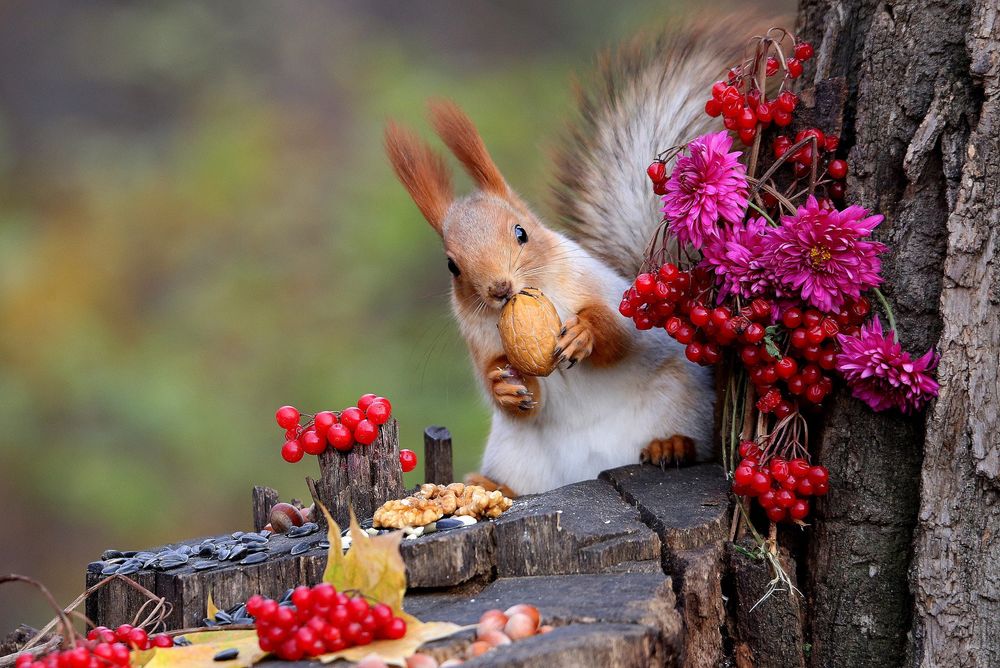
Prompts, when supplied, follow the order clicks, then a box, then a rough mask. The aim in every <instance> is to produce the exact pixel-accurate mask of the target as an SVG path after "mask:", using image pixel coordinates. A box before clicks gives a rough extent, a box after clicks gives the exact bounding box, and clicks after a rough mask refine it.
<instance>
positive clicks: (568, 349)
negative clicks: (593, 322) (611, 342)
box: [553, 315, 594, 369]
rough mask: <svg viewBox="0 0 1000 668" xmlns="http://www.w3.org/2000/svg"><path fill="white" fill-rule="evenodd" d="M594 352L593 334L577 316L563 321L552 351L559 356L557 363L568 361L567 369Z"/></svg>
mask: <svg viewBox="0 0 1000 668" xmlns="http://www.w3.org/2000/svg"><path fill="white" fill-rule="evenodd" d="M592 352H594V335H593V333H592V332H591V331H590V328H589V327H587V325H586V324H585V323H584V322H583V321H582V320H580V318H578V317H577V316H575V315H574V316H573V317H571V318H569V319H567V320H566V322H564V323H563V328H562V331H561V332H559V340H558V341H557V342H556V350H555V352H554V353H553V354H554V355H555V356H556V357H558V358H559V363H560V364H562V363H563V362H566V361H569V366H568V367H566V368H567V369H572V368H573V366H574V365H575V364H576V363H577V362H579V361H580V360H582V359H584V358H587V357H590V353H592Z"/></svg>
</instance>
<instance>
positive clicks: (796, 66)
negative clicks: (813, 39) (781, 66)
mask: <svg viewBox="0 0 1000 668" xmlns="http://www.w3.org/2000/svg"><path fill="white" fill-rule="evenodd" d="M785 66H786V67H787V68H788V76H790V77H791V78H793V79H798V78H799V77H800V76H802V61H801V60H799V59H798V58H787V59H786V60H785Z"/></svg>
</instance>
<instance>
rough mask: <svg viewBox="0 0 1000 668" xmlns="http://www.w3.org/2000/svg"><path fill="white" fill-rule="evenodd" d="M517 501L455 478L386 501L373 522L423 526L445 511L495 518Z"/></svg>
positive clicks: (385, 525)
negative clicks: (449, 482)
mask: <svg viewBox="0 0 1000 668" xmlns="http://www.w3.org/2000/svg"><path fill="white" fill-rule="evenodd" d="M513 503H514V502H513V501H511V500H510V499H508V498H507V497H505V496H504V495H503V493H502V492H500V491H499V490H494V491H492V492H487V491H486V490H485V489H483V488H482V487H480V486H479V485H465V484H463V483H460V482H455V483H452V484H450V485H432V484H426V485H421V486H420V489H419V490H418V491H417V492H416V493H415V494H414V495H413V496H408V497H406V498H404V499H398V500H394V501H387V502H386V503H384V504H383V505H382V507H381V508H379V509H378V510H376V511H375V516H374V518H373V524H374V526H375V527H377V528H383V529H389V528H391V529H402V528H403V527H415V526H424V525H426V524H430V523H431V522H436V521H437V520H439V519H441V518H442V517H444V516H445V515H462V516H468V517H473V518H475V519H477V520H480V519H483V518H495V517H500V515H501V514H502V513H503V512H504V511H506V510H507V509H508V508H510V507H511V505H512V504H513Z"/></svg>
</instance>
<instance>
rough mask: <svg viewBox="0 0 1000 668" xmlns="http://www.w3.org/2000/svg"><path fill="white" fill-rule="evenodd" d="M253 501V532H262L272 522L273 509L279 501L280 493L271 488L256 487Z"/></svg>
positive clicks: (252, 495)
mask: <svg viewBox="0 0 1000 668" xmlns="http://www.w3.org/2000/svg"><path fill="white" fill-rule="evenodd" d="M251 499H252V507H253V530H254V531H260V530H261V529H263V528H264V526H265V525H266V524H267V523H268V522H270V521H271V520H270V513H271V508H273V507H274V504H276V503H277V502H278V500H279V497H278V491H277V490H275V489H272V488H270V487H259V486H257V485H254V488H253V492H252V494H251Z"/></svg>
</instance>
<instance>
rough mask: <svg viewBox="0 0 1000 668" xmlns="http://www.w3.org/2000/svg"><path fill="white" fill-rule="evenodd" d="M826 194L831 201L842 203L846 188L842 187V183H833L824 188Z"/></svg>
mask: <svg viewBox="0 0 1000 668" xmlns="http://www.w3.org/2000/svg"><path fill="white" fill-rule="evenodd" d="M826 192H827V194H828V195H829V196H830V197H831V199H835V200H837V201H838V202H840V201H843V199H844V195H845V192H846V188H845V187H844V182H843V181H834V182H833V183H831V184H830V185H828V186H827V187H826Z"/></svg>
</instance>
